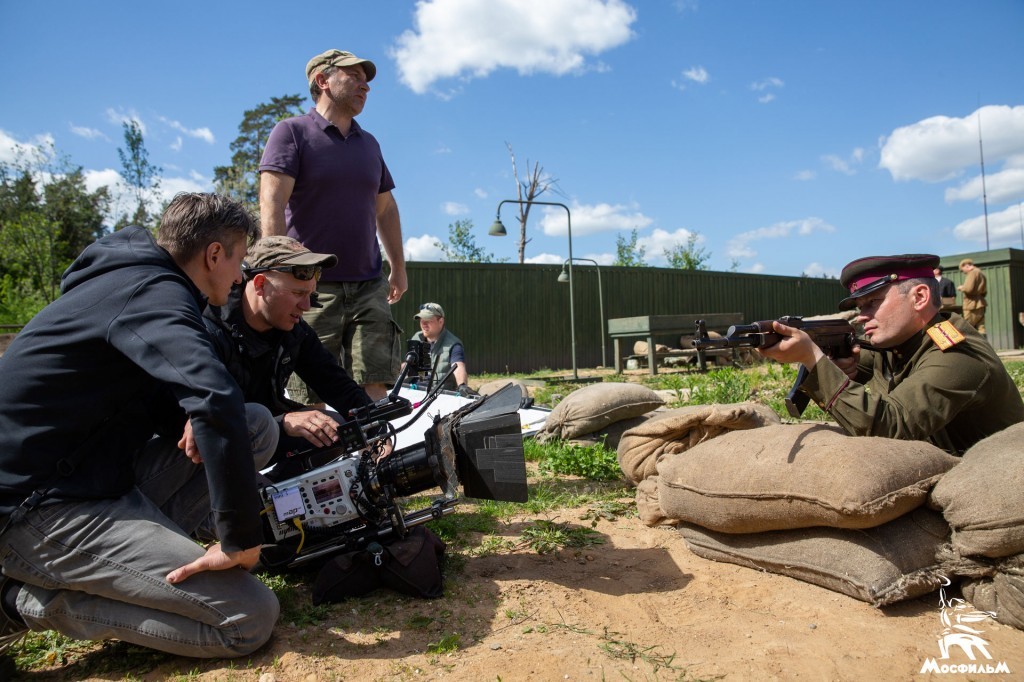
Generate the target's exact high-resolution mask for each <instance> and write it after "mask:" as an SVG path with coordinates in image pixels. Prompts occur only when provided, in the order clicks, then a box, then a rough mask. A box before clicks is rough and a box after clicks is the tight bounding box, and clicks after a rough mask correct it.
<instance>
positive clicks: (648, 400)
mask: <svg viewBox="0 0 1024 682" xmlns="http://www.w3.org/2000/svg"><path fill="white" fill-rule="evenodd" d="M664 404H665V401H664V400H662V399H661V398H660V397H658V394H657V393H655V392H654V391H652V390H651V389H649V388H647V387H646V386H641V385H640V384H630V383H600V384H591V385H590V386H587V387H585V388H581V389H580V390H578V391H573V392H572V393H570V394H569V395H567V396H566V397H565V399H564V400H563V401H562V402H560V403H558V405H556V406H555V408H554V409H553V410H551V414H549V415H548V418H547V420H546V421H545V422H544V427H543V428H542V429H541V431H540V432H539V433H538V434H537V441H538V442H541V443H544V442H547V441H551V440H559V439H561V440H572V439H574V438H580V437H581V436H586V435H588V434H595V433H600V432H601V431H602V430H603V429H606V428H607V427H608V426H609V425H611V424H615V423H616V422H620V421H623V420H626V419H633V418H635V417H640V416H642V415H645V414H647V413H648V412H651V411H652V410H655V409H657V408H659V407H661V406H662V405H664Z"/></svg>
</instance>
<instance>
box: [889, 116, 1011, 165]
mask: <svg viewBox="0 0 1024 682" xmlns="http://www.w3.org/2000/svg"><path fill="white" fill-rule="evenodd" d="M979 115H980V116H981V138H982V144H983V146H984V149H985V163H986V165H988V164H997V163H999V162H1002V161H1005V160H1008V159H1011V158H1016V157H1018V156H1020V155H1021V154H1024V105H1018V106H1014V107H1010V106H1006V105H999V106H995V105H993V106H984V107H981V108H980V109H978V111H975V112H973V113H971V114H969V115H968V116H966V117H963V118H951V117H948V116H932V117H931V118H926V119H924V120H922V121H918V122H917V123H913V124H911V125H908V126H904V127H902V128H897V129H896V130H894V131H893V132H892V133H891V134H890V135H889V136H888V137H887V138H884V139H883V141H882V149H881V158H880V160H879V162H878V167H879V168H884V169H885V170H888V171H889V173H890V174H891V175H892V178H893V179H894V180H923V181H925V182H943V181H946V180H949V179H951V178H954V177H957V176H958V175H960V174H962V173H963V172H964V170H965V169H975V168H978V167H979V164H980V157H979V149H978V117H979Z"/></svg>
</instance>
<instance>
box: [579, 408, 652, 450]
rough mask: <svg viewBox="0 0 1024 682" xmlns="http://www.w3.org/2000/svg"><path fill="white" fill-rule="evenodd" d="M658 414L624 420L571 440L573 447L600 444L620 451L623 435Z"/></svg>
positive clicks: (649, 413) (650, 413)
mask: <svg viewBox="0 0 1024 682" xmlns="http://www.w3.org/2000/svg"><path fill="white" fill-rule="evenodd" d="M655 414H658V413H657V411H654V412H648V413H647V414H642V415H640V416H639V417H630V418H629V419H622V420H620V421H617V422H613V423H611V424H609V425H608V426H606V427H604V428H603V429H598V430H597V431H594V432H593V433H586V434H583V435H582V436H577V437H576V438H572V439H570V440H569V442H570V443H572V444H573V445H583V446H588V445H597V444H598V443H602V444H604V446H605V447H606V448H608V449H609V450H618V448H619V441H621V440H622V434H624V433H625V432H626V431H629V430H630V429H631V428H633V427H635V426H640V425H641V424H643V423H644V422H645V421H647V420H648V419H650V418H651V417H652V415H655Z"/></svg>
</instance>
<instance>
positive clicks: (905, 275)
mask: <svg viewBox="0 0 1024 682" xmlns="http://www.w3.org/2000/svg"><path fill="white" fill-rule="evenodd" d="M887 275H890V276H891V275H895V278H893V279H892V281H893V282H902V281H905V280H908V279H923V278H927V277H933V278H934V277H935V272H934V271H933V270H932V269H931V268H913V269H909V270H900V271H896V272H892V271H889V272H888V273H886V272H880V271H877V270H876V271H875V272H872V273H866V274H863V275H861V276H860V277H858V278H857V279H855V280H854V281H852V282H850V293H851V294H855V293H857V291H858V290H859V289H860V288H861V287H862V286H864V285H865V284H871V283H872V282H876V281H878V279H879V278H881V277H886V276H887Z"/></svg>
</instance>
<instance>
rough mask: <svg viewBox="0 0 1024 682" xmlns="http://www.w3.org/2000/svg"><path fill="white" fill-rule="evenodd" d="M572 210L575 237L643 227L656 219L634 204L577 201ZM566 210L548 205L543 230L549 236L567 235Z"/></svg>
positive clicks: (543, 220) (571, 207) (542, 220)
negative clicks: (642, 211) (628, 205)
mask: <svg viewBox="0 0 1024 682" xmlns="http://www.w3.org/2000/svg"><path fill="white" fill-rule="evenodd" d="M569 209H570V211H571V212H572V234H573V236H574V237H576V236H582V235H586V234H596V233H598V232H613V231H617V230H632V229H643V228H645V227H647V226H648V225H650V224H651V223H652V222H654V221H653V220H652V219H651V218H648V217H647V216H645V215H644V214H643V213H641V212H639V211H637V210H636V208H635V207H627V206H622V205H621V204H614V205H612V204H594V205H586V204H578V203H575V202H573V205H572V206H570V207H569ZM566 218H567V216H566V213H565V210H564V209H562V208H557V207H554V206H545V207H544V211H543V217H542V218H541V221H540V227H541V230H543V231H544V234H546V235H548V236H549V237H557V236H562V235H565V234H567V222H566Z"/></svg>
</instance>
